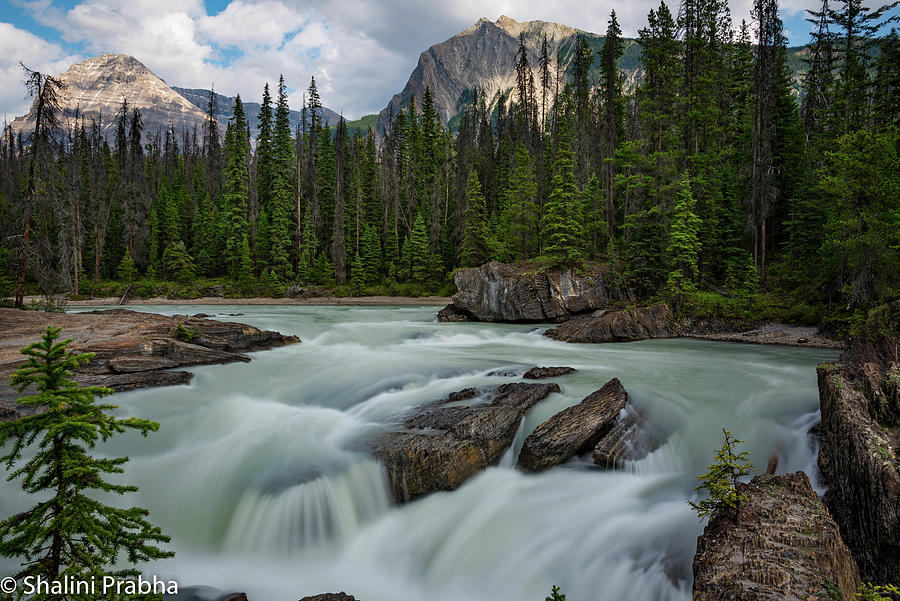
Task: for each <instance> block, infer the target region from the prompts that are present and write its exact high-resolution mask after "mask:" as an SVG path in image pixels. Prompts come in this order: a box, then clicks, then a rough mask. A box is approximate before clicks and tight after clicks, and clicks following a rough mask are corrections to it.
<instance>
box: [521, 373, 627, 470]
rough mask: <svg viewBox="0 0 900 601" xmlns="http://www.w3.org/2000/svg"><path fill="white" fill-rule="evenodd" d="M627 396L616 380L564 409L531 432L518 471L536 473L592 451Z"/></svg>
mask: <svg viewBox="0 0 900 601" xmlns="http://www.w3.org/2000/svg"><path fill="white" fill-rule="evenodd" d="M627 401H628V394H627V393H626V392H625V388H623V387H622V383H621V382H619V380H618V378H613V379H612V380H610V381H609V382H607V383H606V384H605V385H604V386H603V388H601V389H600V390H597V391H595V392H592V393H591V394H590V395H588V396H587V397H586V398H585V399H584V400H583V401H581V402H580V403H579V404H577V405H574V406H572V407H569V408H567V409H563V410H562V411H560V412H559V413H557V414H556V415H554V416H553V417H551V418H550V419H548V420H547V421H545V422H544V423H542V424H541V425H540V426H538V427H537V428H536V429H535V431H534V432H532V433H531V434H530V435H529V436H528V437H527V438H526V439H525V443H524V444H523V445H522V451H521V452H520V453H519V460H518V463H517V467H518V468H519V469H520V470H523V471H526V472H539V471H541V470H545V469H547V468H549V467H553V466H554V465H558V464H560V463H562V462H563V461H566V460H567V459H569V458H570V457H573V456H574V455H579V454H581V453H586V452H587V451H590V450H591V449H593V448H594V446H595V445H596V444H597V443H598V442H599V441H600V439H601V438H603V436H604V435H605V434H606V433H607V432H609V431H610V429H611V428H612V427H613V424H614V423H615V421H616V418H617V417H618V416H619V413H621V411H622V409H624V408H625V403H626V402H627Z"/></svg>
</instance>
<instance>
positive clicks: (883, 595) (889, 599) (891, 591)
mask: <svg viewBox="0 0 900 601" xmlns="http://www.w3.org/2000/svg"><path fill="white" fill-rule="evenodd" d="M856 598H857V599H859V601H893V600H895V599H898V598H900V588H897V587H896V586H894V585H893V584H876V585H873V584H872V583H871V582H864V583H862V584H860V585H859V589H858V590H857V591H856Z"/></svg>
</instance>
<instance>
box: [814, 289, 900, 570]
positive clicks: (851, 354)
mask: <svg viewBox="0 0 900 601" xmlns="http://www.w3.org/2000/svg"><path fill="white" fill-rule="evenodd" d="M898 349H900V301H894V302H893V303H891V304H889V305H884V306H882V307H880V308H878V309H876V310H873V311H872V312H870V313H869V316H868V318H867V321H866V323H865V325H864V326H863V327H862V328H861V332H860V335H859V336H858V337H857V338H856V339H855V340H853V341H852V342H851V344H850V347H849V348H848V349H847V350H846V351H845V352H844V353H843V354H842V355H841V362H840V363H825V364H822V365H820V366H819V369H818V375H819V402H820V408H821V413H822V422H821V424H820V426H819V428H818V432H819V433H820V435H821V437H822V446H821V448H820V451H819V467H820V468H821V470H822V475H823V476H824V478H825V481H826V482H827V484H828V486H829V488H828V492H827V493H826V494H825V504H826V505H827V506H828V509H829V510H830V511H831V513H832V515H834V519H835V521H837V523H838V525H840V527H841V534H842V536H843V537H844V540H845V541H846V542H847V545H848V546H849V547H850V549H851V551H853V555H854V557H856V560H857V563H858V564H859V568H860V571H861V572H862V576H863V578H864V579H865V580H867V581H872V582H875V583H898V582H900V458H898V456H897V453H898V450H897V449H898V448H900V350H898Z"/></svg>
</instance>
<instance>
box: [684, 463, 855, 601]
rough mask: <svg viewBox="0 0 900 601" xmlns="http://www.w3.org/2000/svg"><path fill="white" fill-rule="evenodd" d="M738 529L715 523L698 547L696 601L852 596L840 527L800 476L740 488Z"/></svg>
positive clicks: (721, 520)
mask: <svg viewBox="0 0 900 601" xmlns="http://www.w3.org/2000/svg"><path fill="white" fill-rule="evenodd" d="M738 487H739V489H740V490H739V492H740V493H741V494H744V495H746V496H747V503H746V505H745V506H744V507H742V508H741V512H740V516H739V519H738V522H737V523H734V521H733V520H732V517H731V516H730V515H725V514H719V515H717V516H714V517H713V518H712V519H711V520H710V522H709V524H708V525H707V526H706V528H705V529H704V531H703V535H702V536H701V537H700V538H699V539H698V540H697V554H696V555H695V556H694V600H695V601H726V600H727V601H763V600H765V601H775V600H778V601H806V600H808V599H820V598H826V597H827V598H829V599H832V598H834V597H832V596H828V595H829V589H831V587H836V589H837V591H838V592H839V593H840V598H841V599H844V600H845V601H851V600H853V599H855V597H856V588H857V586H858V585H859V573H858V570H857V567H856V564H855V562H854V561H853V558H852V557H851V555H850V551H849V549H848V548H847V546H846V545H845V544H844V541H843V540H841V536H840V532H839V530H838V527H837V524H835V522H834V520H833V519H832V518H831V516H830V515H829V513H828V511H827V510H826V508H825V507H824V506H823V505H822V502H821V501H820V500H819V497H818V496H817V495H816V493H815V491H814V490H813V489H812V486H811V485H810V483H809V478H808V477H807V475H806V474H804V473H803V472H797V473H795V474H783V475H780V476H771V475H763V476H757V477H755V478H753V480H751V481H750V483H748V484H743V483H741V484H739V485H738Z"/></svg>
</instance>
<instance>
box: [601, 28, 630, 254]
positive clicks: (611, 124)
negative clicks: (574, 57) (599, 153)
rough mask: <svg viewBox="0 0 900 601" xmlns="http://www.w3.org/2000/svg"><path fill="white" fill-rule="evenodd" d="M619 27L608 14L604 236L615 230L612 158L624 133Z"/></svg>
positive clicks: (604, 52) (604, 54)
mask: <svg viewBox="0 0 900 601" xmlns="http://www.w3.org/2000/svg"><path fill="white" fill-rule="evenodd" d="M621 38H622V30H621V29H619V22H618V21H617V20H616V11H612V12H611V13H610V16H609V26H608V27H607V29H606V38H605V40H604V42H603V50H601V52H600V55H601V60H602V67H603V92H602V93H603V129H602V133H603V141H604V145H603V164H602V172H603V191H604V195H605V196H606V228H607V236H608V237H609V238H612V237H613V236H614V234H615V230H616V196H615V194H616V193H615V181H616V170H615V161H614V160H613V157H615V154H616V147H617V146H618V144H619V140H620V139H621V138H622V137H623V135H624V123H623V121H624V114H625V103H624V99H623V98H622V78H621V76H620V75H619V69H618V67H617V63H618V60H619V58H620V57H621V56H622V52H623V48H622V39H621Z"/></svg>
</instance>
